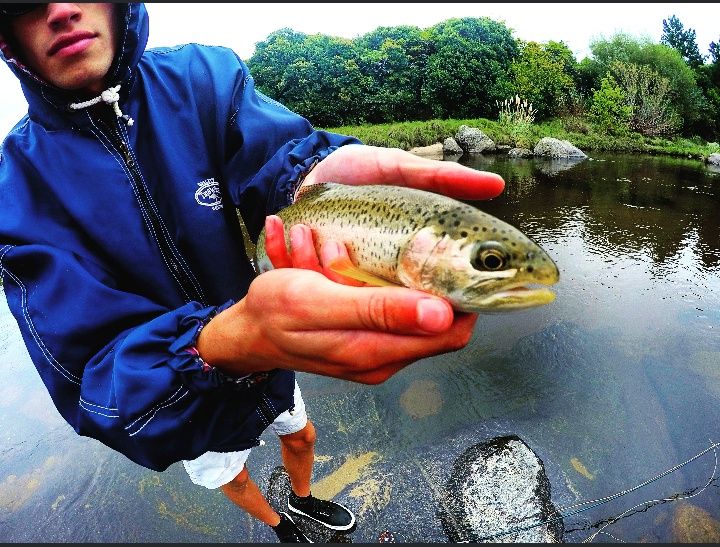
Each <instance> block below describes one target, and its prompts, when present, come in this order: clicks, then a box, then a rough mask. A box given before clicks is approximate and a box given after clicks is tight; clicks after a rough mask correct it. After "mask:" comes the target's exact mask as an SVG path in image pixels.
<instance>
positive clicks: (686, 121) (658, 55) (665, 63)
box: [583, 33, 712, 136]
mask: <svg viewBox="0 0 720 547" xmlns="http://www.w3.org/2000/svg"><path fill="white" fill-rule="evenodd" d="M590 50H591V52H592V55H593V59H592V60H591V61H590V65H592V66H589V65H585V66H583V71H584V73H585V74H586V75H587V74H597V75H600V77H602V76H604V75H605V74H607V73H608V71H610V69H611V66H612V65H613V63H615V62H618V61H619V62H622V63H628V64H633V65H641V66H648V67H649V68H650V69H651V70H653V71H654V72H656V73H657V74H658V75H660V76H661V77H663V78H666V79H667V80H668V94H669V97H670V102H671V103H672V104H673V105H674V108H675V110H676V111H677V113H678V114H679V115H680V117H681V119H682V121H683V124H682V132H683V134H686V135H690V136H692V135H702V134H707V133H708V131H709V130H710V127H711V126H712V120H710V119H709V118H708V116H707V113H708V109H709V105H708V101H707V99H706V98H705V96H704V95H703V93H702V90H701V88H700V87H699V86H698V83H697V76H696V73H695V71H693V69H692V68H690V66H689V65H688V64H687V63H686V62H685V60H684V59H683V58H682V55H680V52H679V51H677V50H676V49H674V48H672V47H670V46H667V45H665V44H657V43H653V42H651V41H650V39H649V38H634V37H631V36H629V35H628V34H624V33H617V34H615V35H614V36H612V37H611V38H610V39H596V40H593V41H591V42H590ZM592 87H593V88H595V89H597V88H599V87H600V82H599V81H597V82H595V83H593V84H592Z"/></svg>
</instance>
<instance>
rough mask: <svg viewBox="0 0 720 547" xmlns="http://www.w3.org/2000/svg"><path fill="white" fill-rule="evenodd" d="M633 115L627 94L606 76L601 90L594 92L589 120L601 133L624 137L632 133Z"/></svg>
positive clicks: (611, 78)
mask: <svg viewBox="0 0 720 547" xmlns="http://www.w3.org/2000/svg"><path fill="white" fill-rule="evenodd" d="M632 114H633V111H632V107H631V106H629V105H628V104H627V98H626V97H625V92H624V91H623V90H622V88H621V87H620V86H619V85H618V83H617V82H616V81H615V79H614V78H613V77H612V76H611V75H610V74H608V75H606V76H605V77H604V78H603V79H602V80H601V81H600V89H597V90H594V91H593V95H592V100H591V103H590V112H588V120H589V121H590V123H592V124H593V125H595V126H596V127H597V129H598V130H599V131H600V132H603V133H607V134H608V135H617V136H623V135H628V134H629V133H630V121H631V119H632Z"/></svg>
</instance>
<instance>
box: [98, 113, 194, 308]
mask: <svg viewBox="0 0 720 547" xmlns="http://www.w3.org/2000/svg"><path fill="white" fill-rule="evenodd" d="M102 122H103V125H105V126H106V127H108V129H110V131H109V132H108V134H107V135H106V136H107V137H108V139H109V140H110V143H111V144H113V145H114V146H115V148H116V149H119V150H120V153H121V154H122V157H123V161H124V162H125V165H126V166H127V168H128V170H129V171H130V175H131V181H130V183H131V184H132V185H133V187H134V188H135V195H136V197H137V199H138V201H139V202H140V207H141V210H142V212H143V217H144V218H145V223H146V225H147V226H148V228H149V230H150V232H151V234H154V235H155V241H157V243H158V247H159V248H160V254H162V257H163V259H164V260H165V264H167V266H168V268H169V270H170V273H171V274H172V276H173V278H174V279H175V281H176V282H177V284H178V286H179V287H180V290H181V291H182V293H183V294H184V296H185V299H186V301H188V302H190V301H193V300H195V301H197V302H200V303H201V304H202V305H203V306H207V302H206V299H205V295H204V294H203V291H202V288H201V287H200V284H199V283H198V281H197V278H196V277H195V276H194V275H193V273H192V272H191V271H190V269H189V267H188V266H187V265H186V264H184V261H182V260H181V258H180V252H179V251H178V249H177V248H176V247H175V244H174V243H173V241H172V239H171V238H170V234H169V233H168V231H167V230H166V229H165V225H164V224H163V222H162V220H161V219H160V215H159V213H158V212H157V209H156V208H155V204H154V203H153V201H152V197H151V196H150V193H149V192H148V189H147V187H146V186H145V184H144V182H143V180H142V176H141V173H140V168H139V167H138V165H137V162H136V161H135V158H134V157H133V155H132V152H131V150H130V145H129V144H128V143H127V142H125V139H123V137H122V136H121V135H120V131H119V129H118V128H117V127H115V128H112V127H110V126H109V125H107V123H106V122H105V121H104V120H102ZM115 123H116V124H117V123H118V122H117V121H116V122H115Z"/></svg>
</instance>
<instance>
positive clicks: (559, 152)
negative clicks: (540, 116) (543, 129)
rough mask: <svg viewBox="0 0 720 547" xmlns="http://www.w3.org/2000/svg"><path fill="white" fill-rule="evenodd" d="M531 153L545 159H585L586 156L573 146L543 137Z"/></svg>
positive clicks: (567, 142)
mask: <svg viewBox="0 0 720 547" xmlns="http://www.w3.org/2000/svg"><path fill="white" fill-rule="evenodd" d="M533 153H534V154H535V155H536V156H543V157H547V158H587V154H585V152H583V151H582V150H580V149H579V148H578V147H576V146H575V145H573V144H572V143H571V142H570V141H563V140H560V139H556V138H554V137H543V138H542V139H540V140H539V141H538V143H537V144H536V145H535V149H534V150H533Z"/></svg>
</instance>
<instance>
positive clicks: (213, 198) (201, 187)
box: [195, 177, 223, 211]
mask: <svg viewBox="0 0 720 547" xmlns="http://www.w3.org/2000/svg"><path fill="white" fill-rule="evenodd" d="M195 201H197V202H198V203H199V204H200V205H204V206H205V207H212V208H213V211H217V210H218V209H222V208H223V205H222V195H221V194H220V183H219V182H217V181H216V180H215V177H211V178H209V179H205V180H203V181H201V182H198V189H197V190H195Z"/></svg>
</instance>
